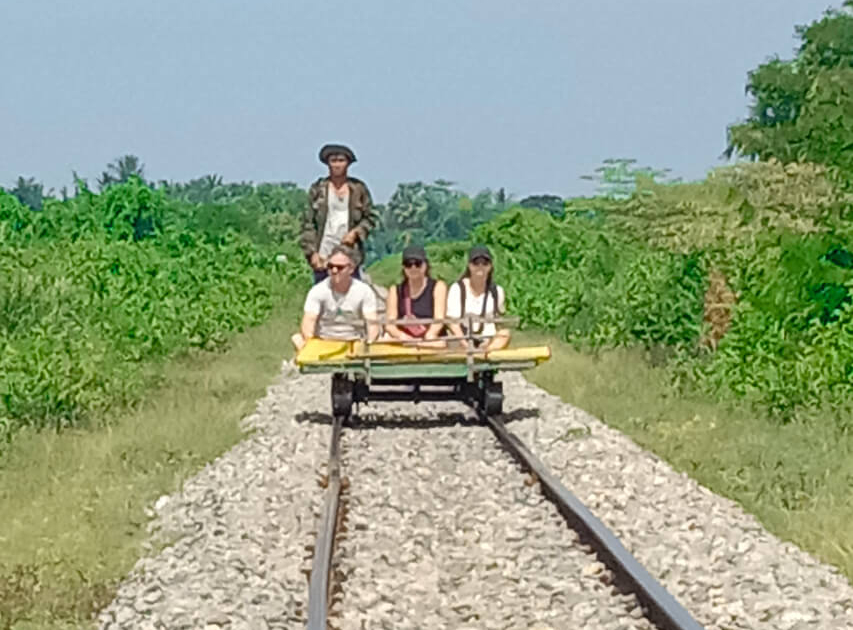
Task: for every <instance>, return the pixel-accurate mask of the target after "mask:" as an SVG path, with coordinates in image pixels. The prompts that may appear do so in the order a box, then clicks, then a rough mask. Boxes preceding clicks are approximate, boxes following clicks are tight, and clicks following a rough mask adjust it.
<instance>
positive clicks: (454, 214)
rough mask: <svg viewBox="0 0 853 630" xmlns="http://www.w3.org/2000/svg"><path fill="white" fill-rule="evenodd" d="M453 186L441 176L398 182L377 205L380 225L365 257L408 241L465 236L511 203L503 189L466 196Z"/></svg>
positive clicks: (384, 253) (382, 253) (394, 249)
mask: <svg viewBox="0 0 853 630" xmlns="http://www.w3.org/2000/svg"><path fill="white" fill-rule="evenodd" d="M454 186H455V184H454V183H453V182H451V181H448V180H444V179H439V180H436V181H435V182H433V183H432V184H428V183H424V182H407V183H402V184H399V185H398V186H397V189H396V190H395V191H394V194H393V195H392V196H391V199H389V201H388V203H387V204H385V205H378V206H377V207H376V212H377V215H378V217H379V226H378V228H377V229H376V230H374V232H373V233H372V234H371V235H370V239H368V242H367V252H368V259H369V260H377V259H379V258H382V257H383V256H387V255H388V254H392V253H395V252H398V251H400V250H401V249H403V248H404V247H405V246H406V245H408V244H409V243H435V242H440V241H452V240H463V239H467V238H468V235H469V234H470V232H471V230H472V229H473V228H475V227H477V226H478V225H480V224H481V223H485V222H486V221H488V220H489V219H491V218H492V217H493V216H495V215H496V214H498V213H500V212H502V211H503V210H505V209H506V208H507V207H508V206H509V205H510V204H511V203H512V200H511V199H510V198H509V196H508V195H507V194H506V191H505V190H504V189H500V190H498V191H496V192H493V191H491V190H488V189H487V190H483V191H481V192H480V193H478V194H477V195H475V196H474V197H469V196H467V195H466V194H464V193H463V192H461V191H459V190H457V189H455V188H454Z"/></svg>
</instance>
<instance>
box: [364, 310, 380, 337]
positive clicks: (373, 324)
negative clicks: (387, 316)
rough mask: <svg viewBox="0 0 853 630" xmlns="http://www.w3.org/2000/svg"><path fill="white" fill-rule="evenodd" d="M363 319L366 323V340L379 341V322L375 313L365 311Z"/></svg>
mask: <svg viewBox="0 0 853 630" xmlns="http://www.w3.org/2000/svg"><path fill="white" fill-rule="evenodd" d="M364 319H365V320H366V321H367V340H368V341H376V340H377V339H379V321H378V318H377V317H376V311H373V312H370V311H365V312H364Z"/></svg>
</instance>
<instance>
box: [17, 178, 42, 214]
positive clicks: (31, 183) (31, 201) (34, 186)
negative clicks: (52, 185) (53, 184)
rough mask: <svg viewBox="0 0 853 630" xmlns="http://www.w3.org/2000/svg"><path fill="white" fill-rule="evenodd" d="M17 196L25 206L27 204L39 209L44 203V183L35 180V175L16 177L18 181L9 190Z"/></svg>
mask: <svg viewBox="0 0 853 630" xmlns="http://www.w3.org/2000/svg"><path fill="white" fill-rule="evenodd" d="M9 192H10V193H11V194H12V195H14V196H15V197H17V199H18V201H20V202H21V203H22V204H24V205H25V206H29V207H30V208H32V209H33V210H41V208H42V204H43V203H44V199H45V195H44V185H43V184H42V183H41V182H37V181H36V179H35V177H28V178H26V179H24V178H23V177H18V181H17V183H16V185H15V187H14V188H12V189H11V190H10V191H9Z"/></svg>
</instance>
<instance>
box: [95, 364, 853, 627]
mask: <svg viewBox="0 0 853 630" xmlns="http://www.w3.org/2000/svg"><path fill="white" fill-rule="evenodd" d="M502 380H503V381H504V391H505V395H506V403H505V409H506V411H507V415H506V421H507V425H508V427H509V429H510V430H511V431H513V432H514V433H516V434H517V435H518V436H519V437H520V438H521V439H522V440H524V441H525V442H526V444H527V445H528V446H529V447H530V449H531V450H532V451H533V452H534V453H535V454H536V455H537V456H538V457H539V458H540V459H541V460H542V461H543V462H544V463H545V464H546V465H547V466H549V467H550V469H551V471H552V472H553V473H554V474H555V475H556V476H557V477H559V478H560V479H561V480H562V482H563V483H564V484H565V485H566V487H567V488H568V489H569V490H570V491H572V492H573V493H575V494H576V495H577V496H578V498H580V499H581V500H582V501H584V502H585V503H586V505H587V506H588V507H589V508H590V509H591V510H592V511H593V513H595V514H596V516H598V518H600V519H601V520H602V521H603V522H604V523H605V524H606V525H607V526H608V527H610V528H611V529H612V530H613V531H614V533H615V534H616V535H617V536H619V538H620V539H621V540H622V542H623V544H624V545H625V546H626V547H627V548H628V549H629V550H630V551H631V552H632V553H633V554H634V555H635V556H636V557H637V559H638V560H639V561H640V562H642V563H643V564H644V565H645V567H646V568H647V569H648V570H649V572H650V573H651V574H652V575H653V576H655V577H656V578H657V579H659V580H660V582H661V583H662V584H663V585H664V586H665V587H666V588H667V589H668V590H669V591H670V592H671V593H672V594H673V595H674V596H675V597H676V598H677V599H678V600H679V601H680V602H681V603H682V604H683V605H684V606H685V607H686V608H687V609H688V610H689V611H690V612H691V614H692V615H693V616H694V617H695V618H696V620H697V621H698V622H699V623H700V624H702V625H703V626H705V627H706V628H709V629H719V630H723V629H735V628H736V629H741V628H742V629H744V630H746V629H756V628H768V629H769V628H773V629H777V628H778V629H799V628H819V629H821V630H823V629H835V628H839V629H841V628H851V629H853V588H851V586H850V584H849V583H848V582H847V580H846V579H844V577H843V576H841V575H840V574H838V572H837V571H835V570H834V569H832V568H830V567H827V566H825V565H822V564H820V563H819V562H817V561H816V560H814V559H813V558H812V557H811V556H809V555H808V554H806V553H804V552H802V551H800V550H799V549H797V548H796V547H795V546H793V545H791V544H788V543H784V542H781V541H779V540H778V539H777V538H775V537H774V536H772V535H770V534H769V533H767V532H766V531H765V530H764V529H763V528H762V527H761V525H760V524H759V523H757V521H756V520H755V519H754V518H753V517H751V516H749V515H747V514H745V513H744V512H743V511H742V510H741V509H740V508H739V507H738V506H737V505H735V504H734V503H732V502H731V501H728V500H726V499H723V498H721V497H718V496H716V495H714V494H713V493H711V492H709V491H708V490H707V489H705V488H702V487H701V486H699V485H698V484H696V483H695V482H694V481H692V480H690V479H689V478H687V477H686V476H685V475H683V474H679V473H676V472H674V471H673V470H672V469H671V468H670V467H669V466H668V465H667V464H665V463H663V462H661V461H660V460H659V459H657V458H656V457H654V456H653V455H651V454H649V453H648V452H646V451H643V450H642V449H640V448H639V447H637V446H636V445H635V444H634V443H633V442H631V441H630V440H629V439H628V438H626V437H625V436H623V435H622V434H620V433H619V432H617V431H614V430H612V429H610V428H608V427H607V426H605V425H604V424H602V423H601V422H599V421H598V420H596V419H595V418H592V417H591V416H589V415H588V414H586V413H584V412H583V411H581V410H578V409H576V408H574V407H572V406H570V405H566V404H564V403H562V402H561V401H560V400H559V399H557V398H556V397H554V396H551V395H549V394H547V393H546V392H544V391H542V390H541V389H539V388H537V387H534V386H533V385H531V384H529V383H528V382H527V381H525V380H524V379H523V378H522V377H521V376H520V375H516V374H510V375H505V376H504V377H503V378H502ZM329 381H330V379H329V377H323V376H304V375H299V374H297V373H295V372H294V371H293V370H292V369H291V368H290V367H289V366H288V365H286V366H285V369H284V372H283V374H282V376H281V378H280V379H278V380H277V381H276V382H275V384H274V385H273V386H271V387H270V388H269V390H268V394H267V396H266V397H265V398H264V399H262V400H261V401H260V402H259V404H258V408H257V410H256V412H255V413H254V414H253V415H252V416H250V417H249V418H247V419H246V426H247V428H251V429H254V431H253V432H252V433H251V434H250V435H248V436H247V438H246V439H245V440H244V441H243V442H241V443H240V444H239V445H237V446H236V447H234V448H233V449H232V450H231V451H229V452H228V453H226V454H224V455H223V456H222V457H220V458H219V459H217V460H216V461H214V462H212V463H211V464H209V465H208V466H207V467H205V469H203V470H202V471H201V472H200V473H199V474H198V475H196V476H195V477H193V478H192V479H190V480H188V481H187V482H186V483H185V484H184V488H183V490H182V491H181V492H180V493H177V494H175V495H173V496H170V497H161V499H160V500H158V501H157V503H156V504H155V506H153V509H154V513H155V517H154V519H153V520H152V523H151V529H152V543H151V553H150V555H149V556H148V557H146V558H144V559H142V560H140V561H139V563H137V565H136V567H135V569H134V571H133V573H132V574H131V575H130V576H129V577H128V579H127V580H126V581H125V582H124V583H123V584H122V586H121V587H120V589H119V591H118V593H117V596H116V598H115V600H114V601H113V602H112V604H110V605H109V606H108V607H107V608H106V609H105V610H104V611H102V612H101V614H100V616H99V618H98V625H99V627H100V628H109V629H112V630H115V629H119V628H120V629H125V628H126V629H130V628H134V629H136V628H168V629H170V630H171V629H174V628H208V630H212V629H215V628H300V627H304V624H305V613H306V611H307V597H308V587H307V584H308V583H307V578H306V575H305V573H304V572H305V571H307V570H308V569H309V567H310V562H311V560H310V553H311V552H310V548H311V546H312V545H313V543H314V538H315V534H316V527H317V521H318V518H319V513H320V508H321V506H322V502H323V492H324V490H323V488H322V487H321V484H320V482H319V479H320V478H321V476H322V475H323V473H324V472H325V467H326V462H327V459H328V447H329V439H330V434H331V431H330V424H329V423H330V417H329V416H328V411H329ZM343 449H344V451H343V475H344V476H345V477H346V479H347V481H348V482H349V487H348V489H347V490H346V492H345V495H344V497H343V500H344V502H345V505H346V508H347V515H348V516H347V522H346V526H347V530H348V531H347V534H346V537H345V538H344V539H342V540H341V541H340V543H339V545H338V548H337V550H336V557H335V564H336V569H337V575H338V576H339V578H340V580H341V586H342V589H343V590H342V592H341V593H340V594H339V595H338V596H337V597H336V600H337V601H336V604H335V606H334V609H333V617H332V621H333V623H334V624H335V625H337V626H338V627H340V628H341V629H342V630H346V629H359V630H360V629H362V628H395V629H397V628H487V629H491V628H495V629H497V628H502V629H503V628H506V629H515V628H519V629H526V630H548V629H553V630H558V629H562V628H573V627H584V628H626V629H627V628H638V629H639V628H650V627H651V626H650V625H649V623H648V621H646V620H645V619H644V618H643V617H642V616H641V611H640V609H639V608H638V607H637V605H636V600H635V599H634V597H633V596H631V595H621V594H618V593H614V592H613V589H612V587H611V586H610V583H611V581H612V576H611V575H610V574H609V571H608V570H607V569H606V568H605V567H604V566H603V565H602V564H601V563H599V562H598V561H597V560H596V558H595V556H594V555H591V554H590V552H589V550H588V549H586V548H585V547H584V546H582V545H580V544H579V543H578V541H577V536H576V535H575V534H574V532H572V531H571V530H570V529H568V527H567V526H566V524H565V522H564V521H563V520H562V518H561V517H560V516H559V514H558V513H557V511H556V509H555V508H554V507H553V506H552V505H551V503H550V502H549V501H547V500H545V499H544V498H543V497H542V495H541V493H540V492H539V489H538V484H536V483H534V482H533V480H532V479H531V478H530V476H529V475H527V474H525V473H524V472H522V471H521V470H519V468H518V467H517V466H516V464H515V463H514V462H513V460H512V459H511V458H510V456H509V455H508V454H507V453H506V452H505V451H504V450H503V449H502V448H501V447H500V445H499V443H498V441H497V440H496V438H495V437H494V435H493V434H492V432H491V431H490V430H489V429H488V428H486V427H484V426H480V425H477V424H476V423H475V422H474V420H473V413H472V412H471V411H470V410H468V409H466V408H465V407H463V406H462V405H459V404H458V403H446V404H434V403H431V404H421V405H417V406H415V405H411V404H406V403H385V404H377V405H371V406H369V407H364V408H362V414H361V416H360V417H359V418H356V419H354V422H353V426H352V427H351V428H346V429H345V430H344V435H343ZM158 550H159V551H158Z"/></svg>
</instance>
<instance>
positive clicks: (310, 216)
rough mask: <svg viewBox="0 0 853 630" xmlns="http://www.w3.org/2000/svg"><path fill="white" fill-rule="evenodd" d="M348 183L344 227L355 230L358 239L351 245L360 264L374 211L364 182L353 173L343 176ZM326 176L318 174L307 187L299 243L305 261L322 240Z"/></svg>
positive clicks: (374, 216)
mask: <svg viewBox="0 0 853 630" xmlns="http://www.w3.org/2000/svg"><path fill="white" fill-rule="evenodd" d="M347 184H348V185H349V222H348V227H347V230H353V229H354V230H356V231H357V233H358V240H356V242H355V247H354V249H355V250H356V251H357V252H358V256H359V260H358V261H356V264H357V265H360V264H361V263H362V262H363V261H364V242H365V241H366V240H367V235H368V234H370V231H371V230H372V229H373V228H374V227H375V225H376V213H375V212H374V210H373V200H372V199H371V198H370V191H369V190H368V189H367V186H366V185H365V184H364V182H362V181H361V180H359V179H356V178H355V177H347ZM328 190H329V178H328V177H321V178H320V179H318V180H317V181H316V182H314V183H313V184H311V188H309V189H308V207H307V208H306V209H305V212H304V213H303V214H302V236H301V238H300V239H299V244H300V245H301V246H302V252H303V253H304V254H305V258H307V259H308V260H309V261H310V260H311V256H312V255H313V254H314V253H315V252H317V251H319V249H320V243H321V242H322V240H323V229H324V228H325V227H326V216H327V214H328V212H329V199H328Z"/></svg>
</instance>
